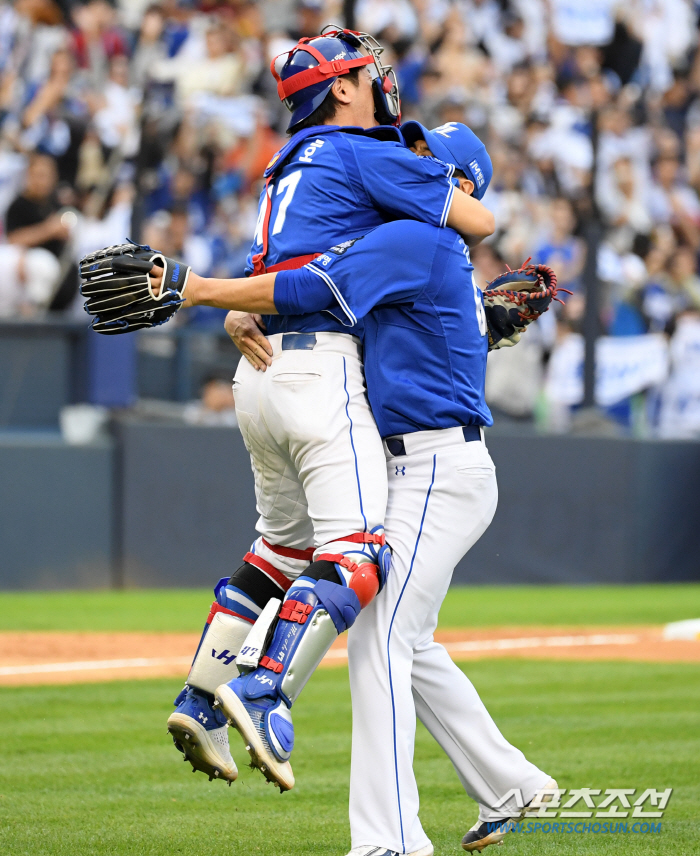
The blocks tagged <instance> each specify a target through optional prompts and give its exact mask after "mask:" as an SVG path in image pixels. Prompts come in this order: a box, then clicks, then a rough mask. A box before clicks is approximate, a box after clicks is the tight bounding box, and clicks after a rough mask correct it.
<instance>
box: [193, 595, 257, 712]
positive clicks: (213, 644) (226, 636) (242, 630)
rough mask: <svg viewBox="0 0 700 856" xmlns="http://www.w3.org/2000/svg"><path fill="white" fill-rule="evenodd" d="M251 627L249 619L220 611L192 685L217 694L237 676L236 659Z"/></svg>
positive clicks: (202, 649) (203, 644)
mask: <svg viewBox="0 0 700 856" xmlns="http://www.w3.org/2000/svg"><path fill="white" fill-rule="evenodd" d="M250 629H251V625H250V622H249V621H246V620H245V619H243V618H239V617H238V616H237V615H228V614H227V613H225V612H217V613H216V614H215V615H214V617H213V619H212V621H211V624H210V625H209V627H208V629H207V632H206V633H205V634H204V637H203V638H202V642H201V644H200V646H199V651H197V655H196V656H195V658H194V662H193V663H192V667H191V669H190V673H189V675H188V677H187V683H188V685H189V686H191V687H194V688H195V689H198V690H202V691H204V692H206V693H211V694H212V695H213V694H214V692H215V691H216V688H217V687H218V686H221V684H226V683H228V682H229V681H230V680H232V679H233V678H235V677H237V676H238V666H237V665H236V659H237V657H238V654H239V652H240V650H241V646H242V645H243V643H244V642H245V639H246V637H247V636H248V633H249V632H250Z"/></svg>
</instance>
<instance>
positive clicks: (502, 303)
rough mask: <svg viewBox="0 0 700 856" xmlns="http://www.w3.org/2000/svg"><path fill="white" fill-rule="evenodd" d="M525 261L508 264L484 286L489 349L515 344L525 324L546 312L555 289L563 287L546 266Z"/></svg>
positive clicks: (555, 297) (523, 330)
mask: <svg viewBox="0 0 700 856" xmlns="http://www.w3.org/2000/svg"><path fill="white" fill-rule="evenodd" d="M529 262H530V259H528V260H527V261H526V262H525V264H524V265H523V266H522V267H521V268H519V269H518V270H510V268H509V269H508V270H507V271H506V272H505V273H502V274H501V275H500V276H497V277H496V279H494V280H492V281H491V282H490V283H489V284H488V285H487V286H486V289H485V291H484V312H485V313H486V325H487V327H488V336H489V351H495V350H496V348H510V347H512V346H513V345H515V344H517V343H518V342H519V341H520V336H521V334H522V333H524V332H525V328H526V327H527V325H528V324H530V323H531V322H532V321H535V320H536V319H537V318H539V317H540V315H542V314H543V313H544V312H546V311H547V310H548V309H549V305H550V303H551V302H552V300H559V298H558V297H557V294H558V292H560V291H566V289H565V288H557V277H556V275H555V273H554V271H553V270H552V269H551V268H550V267H547V265H531V264H529ZM567 293H570V292H567ZM559 302H560V303H561V301H559Z"/></svg>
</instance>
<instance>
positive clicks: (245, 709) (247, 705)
mask: <svg viewBox="0 0 700 856" xmlns="http://www.w3.org/2000/svg"><path fill="white" fill-rule="evenodd" d="M326 555H327V556H328V558H326V559H320V560H317V561H315V562H313V563H312V564H311V565H310V566H309V568H308V569H307V571H306V572H305V573H304V575H303V576H302V577H300V578H299V579H298V580H297V581H296V582H295V583H294V585H293V586H292V588H291V589H290V590H289V592H288V595H287V599H286V600H285V602H284V604H283V605H282V607H281V609H280V613H279V621H278V624H277V627H276V629H275V631H274V635H273V637H272V641H271V642H270V644H269V646H268V648H267V650H266V655H265V656H264V657H263V658H262V659H261V660H260V665H259V666H258V668H256V669H255V670H254V671H252V672H250V674H247V675H241V676H240V677H239V678H236V679H234V680H232V681H229V682H228V684H224V685H222V686H220V687H219V688H218V689H217V691H216V700H217V702H219V704H220V705H221V707H222V708H223V710H224V712H225V713H226V715H227V716H228V718H229V722H230V724H232V725H233V726H234V727H235V728H236V729H237V730H238V732H239V733H240V734H241V736H242V737H243V740H244V741H245V743H246V749H247V751H248V752H249V753H250V756H251V760H252V763H253V765H254V766H255V767H258V769H260V770H261V772H262V773H263V774H264V775H265V777H266V778H267V779H268V780H269V781H273V782H275V783H276V784H277V785H279V787H280V790H282V791H284V790H289V789H290V788H291V787H293V785H294V778H293V776H292V775H291V770H290V767H289V758H290V756H291V753H292V749H293V747H294V726H293V724H292V717H291V712H290V708H291V706H292V704H293V703H294V702H295V701H296V699H297V698H298V696H299V694H300V692H301V691H302V689H303V688H304V686H305V685H306V683H307V682H308V680H309V678H310V677H311V675H312V674H313V673H314V671H315V670H316V668H317V666H318V664H319V663H320V662H321V660H322V659H323V657H324V655H325V654H326V652H327V651H328V649H329V648H330V646H331V645H332V644H333V642H334V641H335V639H337V637H338V635H339V634H340V633H342V632H343V631H344V630H347V628H348V627H350V626H351V625H352V624H353V623H354V621H355V619H356V618H357V615H358V614H359V612H360V609H361V606H362V604H361V600H360V596H361V597H362V599H363V600H365V602H366V603H368V602H369V601H370V600H371V599H372V597H374V595H375V594H376V592H377V589H378V587H379V583H378V580H377V568H376V566H375V565H372V564H371V563H369V562H366V563H364V564H363V565H359V566H358V565H356V564H355V563H354V562H352V561H350V560H349V559H347V558H346V557H345V556H343V555H341V554H338V555H333V554H326ZM335 559H337V560H338V561H334V560H335ZM346 574H347V575H349V578H350V579H349V582H348V581H346Z"/></svg>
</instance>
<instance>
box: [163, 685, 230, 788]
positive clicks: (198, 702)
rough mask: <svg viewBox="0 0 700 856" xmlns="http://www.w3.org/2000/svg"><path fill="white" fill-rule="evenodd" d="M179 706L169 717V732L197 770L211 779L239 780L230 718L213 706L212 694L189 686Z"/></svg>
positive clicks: (178, 699) (180, 697)
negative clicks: (231, 738) (229, 722)
mask: <svg viewBox="0 0 700 856" xmlns="http://www.w3.org/2000/svg"><path fill="white" fill-rule="evenodd" d="M175 705H176V710H175V712H174V713H171V714H170V716H169V717H168V731H169V732H170V734H171V735H172V738H173V742H174V743H175V746H176V748H177V749H179V750H180V752H182V754H183V755H184V756H185V758H184V760H186V761H189V762H190V764H192V768H193V772H194V771H196V770H201V772H202V773H206V775H207V776H209V781H211V780H212V779H224V780H225V781H227V782H228V783H229V785H230V784H231V782H235V781H236V779H237V778H238V769H237V767H236V764H235V763H234V760H233V758H232V757H231V752H230V750H229V744H228V726H227V722H226V717H225V716H224V715H223V714H222V713H221V711H219V710H217V709H216V708H214V707H213V699H211V696H208V695H206V694H204V693H202V692H199V691H198V690H195V689H193V688H192V687H188V686H186V687H185V688H184V690H183V691H182V692H181V693H180V695H179V696H178V697H177V698H176V699H175Z"/></svg>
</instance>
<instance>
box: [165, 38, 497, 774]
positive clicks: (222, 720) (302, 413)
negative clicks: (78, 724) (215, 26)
mask: <svg viewBox="0 0 700 856" xmlns="http://www.w3.org/2000/svg"><path fill="white" fill-rule="evenodd" d="M380 53H381V49H380V48H379V46H378V45H377V43H376V42H375V41H374V40H373V39H371V37H369V36H364V35H361V34H359V35H358V34H355V33H350V32H349V31H340V32H339V31H335V30H333V31H331V32H330V33H327V34H326V35H324V36H321V37H319V38H316V39H311V40H303V41H302V42H301V43H300V44H299V45H298V46H297V47H296V48H295V49H294V50H293V51H291V52H290V53H289V54H287V55H285V57H284V58H283V59H282V60H280V61H279V62H276V63H275V64H274V65H273V73H274V74H275V76H276V77H277V79H278V89H279V93H280V97H281V98H283V99H284V100H285V103H286V104H287V106H288V107H289V108H290V110H291V111H292V116H291V123H290V129H291V131H292V132H293V133H294V135H293V137H292V139H291V140H290V142H289V143H288V144H287V145H286V146H285V147H284V148H283V149H282V150H281V151H280V152H279V153H278V154H277V155H276V156H275V157H274V158H273V159H272V161H271V163H270V165H269V167H268V169H267V170H266V172H265V181H266V183H265V189H264V191H263V193H262V196H261V202H260V215H259V219H258V226H257V230H256V238H255V242H254V246H253V249H252V251H251V256H250V259H249V272H250V273H252V274H255V275H261V274H263V273H265V271H273V272H274V271H276V270H284V269H294V268H298V267H300V266H301V265H303V264H304V263H306V262H308V261H309V260H310V259H312V258H314V257H315V256H317V255H318V254H319V253H320V252H321V251H322V250H323V249H324V248H326V247H328V246H331V245H333V244H335V243H338V242H339V241H341V240H347V239H351V240H352V239H353V238H355V237H359V236H360V235H363V234H366V233H367V232H368V231H369V230H371V229H372V228H374V227H375V226H377V225H379V224H380V223H382V222H384V221H385V220H387V219H393V218H396V217H403V218H406V217H408V218H414V219H417V220H423V221H425V222H426V223H429V224H431V225H433V226H435V227H439V228H442V227H445V226H447V225H449V226H451V227H453V228H454V229H456V230H457V231H459V232H460V234H462V235H464V236H466V237H468V239H469V240H471V241H474V240H479V239H480V238H482V237H484V236H486V235H488V234H490V233H491V232H492V231H493V226H494V223H493V217H492V215H491V214H490V212H488V210H487V209H486V208H484V207H483V206H482V205H481V203H480V202H479V201H477V199H474V198H471V197H470V196H468V195H467V194H464V193H455V186H454V184H453V183H452V181H451V179H452V174H453V172H454V166H453V165H452V164H445V163H442V162H440V161H438V160H435V159H432V158H429V157H426V158H417V157H415V156H414V154H412V153H411V152H410V151H409V149H408V148H407V147H406V145H405V143H404V141H403V139H402V138H401V136H400V134H399V132H398V131H396V130H395V129H393V128H391V127H388V128H383V129H380V131H379V132H378V136H377V135H376V134H375V135H374V136H373V135H371V134H369V135H368V134H367V133H365V132H362V131H361V130H360V129H359V128H357V127H355V128H345V126H350V125H357V126H360V127H365V128H368V127H372V126H374V125H376V122H377V118H375V113H376V114H377V117H378V118H379V119H380V120H381V121H384V122H393V121H397V120H398V90H397V87H396V84H395V82H393V78H392V74H393V73H392V72H391V70H390V69H386V68H384V67H383V66H382V65H381V63H380V60H379V54H380ZM331 122H333V123H337V124H330V123H331ZM339 126H343V127H342V128H341V127H339ZM344 128H345V129H344ZM265 322H266V326H267V343H269V347H270V348H271V349H272V353H273V356H274V360H273V364H272V367H271V368H270V369H269V370H268V371H266V372H264V373H263V372H260V373H258V372H256V371H255V369H254V368H253V366H252V365H250V364H249V363H247V362H245V361H241V364H240V365H239V368H238V371H237V372H236V377H235V380H234V390H235V399H236V406H237V416H238V421H239V425H240V428H241V432H242V435H243V438H244V441H245V443H246V446H247V448H248V450H249V452H250V454H251V460H252V463H253V470H254V474H255V485H256V500H257V507H258V511H259V512H260V519H259V521H258V524H257V529H258V531H259V532H260V537H259V538H258V539H257V541H256V542H255V543H254V545H253V546H252V547H251V550H250V552H249V553H247V554H246V555H245V556H244V562H243V564H242V565H241V567H240V568H239V569H238V570H236V571H235V572H234V574H233V575H232V576H231V578H230V579H224V580H222V581H220V583H219V584H218V586H217V588H216V601H215V603H214V604H213V606H212V610H211V612H210V615H209V617H208V620H207V626H206V627H205V632H204V634H203V637H202V641H201V642H200V647H199V649H198V651H197V654H196V655H195V659H194V662H193V665H192V669H191V671H190V675H189V676H188V685H187V687H186V688H185V690H183V693H181V695H180V696H179V697H178V699H177V700H176V704H177V708H176V711H175V712H174V713H173V714H172V715H171V716H170V718H169V720H168V728H169V730H170V732H171V734H172V735H173V737H174V739H175V742H176V745H177V746H178V747H179V748H181V749H182V750H183V752H184V754H185V757H186V758H188V759H189V760H190V761H191V762H192V764H193V767H194V768H195V769H201V770H203V771H204V772H206V773H208V774H209V775H210V776H213V777H222V778H225V779H227V780H228V781H229V782H230V781H233V779H235V777H236V767H235V764H234V762H233V759H232V758H231V755H230V751H229V748H228V739H227V733H226V722H227V720H230V721H231V722H232V723H233V724H234V725H235V726H236V728H237V729H238V730H239V731H240V732H241V734H242V735H243V736H244V739H245V743H246V748H247V749H248V751H249V753H250V755H251V759H252V762H253V764H254V765H255V766H257V767H259V768H260V769H261V771H262V772H263V773H264V775H265V776H266V777H267V778H268V779H269V780H271V781H274V782H275V783H276V784H278V785H279V786H280V788H281V789H283V790H284V789H288V788H291V787H292V786H293V784H294V777H293V773H292V770H291V767H290V765H289V760H288V759H289V757H290V755H291V751H292V747H293V726H292V721H291V715H290V712H289V709H290V707H291V704H292V703H293V701H294V700H295V699H296V697H297V696H298V694H299V692H300V691H301V689H302V688H303V686H304V684H305V683H306V681H307V680H308V678H309V676H310V674H311V673H312V672H313V670H314V669H315V667H316V665H317V664H318V662H319V661H320V659H321V658H322V657H323V655H324V653H325V652H326V650H327V649H328V647H329V646H330V644H331V642H332V641H333V639H335V638H336V636H337V635H338V634H339V633H341V632H343V631H344V630H346V629H347V628H348V627H350V626H351V625H352V623H353V621H354V620H355V618H356V617H357V615H358V613H359V611H360V609H361V607H362V606H365V605H366V604H368V603H369V602H370V601H371V599H372V598H373V597H374V595H375V594H376V592H377V590H378V589H379V588H380V586H381V585H382V584H383V582H384V580H385V578H386V573H387V570H388V565H389V553H388V550H387V548H386V545H385V541H384V534H383V523H384V514H385V509H386V500H387V483H386V471H385V465H384V453H383V448H382V444H381V440H380V437H379V435H378V433H377V430H376V425H375V422H374V419H373V417H372V413H371V410H370V408H369V405H368V402H367V396H366V390H365V384H364V377H363V370H362V362H361V358H360V339H359V336H360V334H361V327H360V326H359V325H354V326H352V327H347V326H346V325H344V324H343V323H342V322H341V321H339V320H337V319H335V318H333V317H332V316H331V315H329V314H327V313H304V314H301V315H289V314H286V315H279V316H272V315H270V316H268V317H266V318H265ZM256 329H257V328H256ZM258 332H259V331H258ZM252 347H257V346H256V345H255V343H254V342H253V345H252ZM270 601H274V602H275V603H276V604H277V605H278V606H279V602H280V601H284V605H282V606H281V609H280V612H279V621H278V623H277V625H276V629H275V637H274V639H273V642H272V644H271V646H270V647H269V649H268V653H267V655H266V657H265V658H264V659H263V660H260V656H261V648H262V642H263V641H264V635H265V634H264V628H265V627H271V626H272V622H273V621H275V620H276V618H277V615H276V613H275V612H274V610H273V611H272V612H269V611H268V612H267V613H265V616H264V620H262V612H263V609H265V607H266V605H267V604H268V603H269V602H270ZM261 620H262V623H260V624H257V637H255V638H256V639H257V641H255V644H253V642H254V640H252V639H251V640H250V643H249V644H248V645H247V646H246V650H245V651H244V652H243V653H244V655H245V656H246V657H247V659H246V660H245V663H246V665H247V666H248V667H255V666H257V664H258V661H260V667H259V668H257V669H255V668H254V671H253V672H252V675H251V676H250V677H249V678H248V679H247V680H246V682H245V685H244V684H243V682H237V683H234V682H232V678H233V677H235V676H236V675H237V673H238V667H239V665H240V664H241V658H240V656H239V652H240V651H241V646H242V645H243V642H244V640H245V639H246V638H247V635H248V631H249V630H250V629H251V624H253V623H257V622H259V621H261ZM205 639H206V644H205V642H204V640H205ZM277 655H279V656H277ZM283 659H284V662H282V660H283ZM217 687H224V689H223V690H222V692H221V697H220V699H219V701H220V703H221V706H222V708H223V713H222V711H221V710H219V709H217V708H214V707H213V706H212V701H213V693H214V692H215V690H216V689H217Z"/></svg>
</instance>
